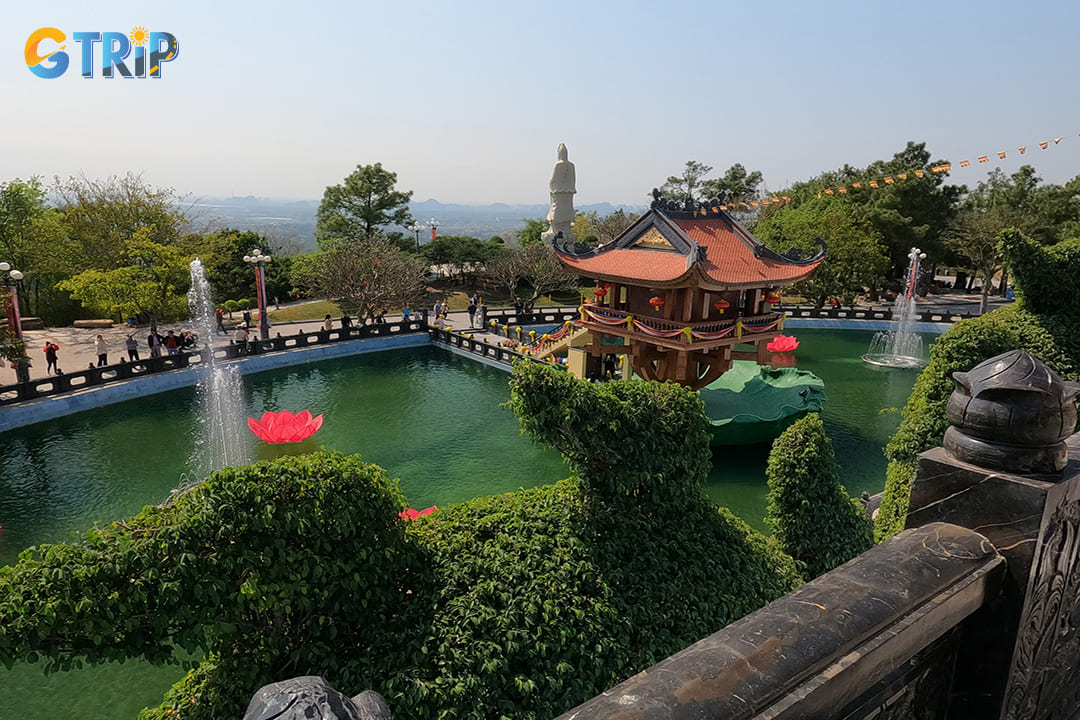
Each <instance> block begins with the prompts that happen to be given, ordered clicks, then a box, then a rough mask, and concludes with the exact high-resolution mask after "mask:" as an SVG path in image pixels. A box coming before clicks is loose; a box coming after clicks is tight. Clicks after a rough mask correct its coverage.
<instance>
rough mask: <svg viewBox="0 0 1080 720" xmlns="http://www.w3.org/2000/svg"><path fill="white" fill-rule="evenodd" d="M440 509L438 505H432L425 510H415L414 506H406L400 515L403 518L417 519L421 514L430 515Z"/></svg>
mask: <svg viewBox="0 0 1080 720" xmlns="http://www.w3.org/2000/svg"><path fill="white" fill-rule="evenodd" d="M438 509H439V508H438V506H436V505H432V506H431V507H429V508H424V509H423V510H413V509H412V508H405V509H404V510H402V511H401V512H399V513H398V515H399V516H400V517H401V519H402V520H415V519H416V518H418V517H420V516H421V515H430V514H431V513H433V512H435V511H436V510H438Z"/></svg>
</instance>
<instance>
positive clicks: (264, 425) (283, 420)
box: [248, 410, 323, 443]
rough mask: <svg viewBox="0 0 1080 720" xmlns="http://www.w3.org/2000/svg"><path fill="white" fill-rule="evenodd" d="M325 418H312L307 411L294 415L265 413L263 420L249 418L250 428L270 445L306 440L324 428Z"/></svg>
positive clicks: (284, 411) (283, 412)
mask: <svg viewBox="0 0 1080 720" xmlns="http://www.w3.org/2000/svg"><path fill="white" fill-rule="evenodd" d="M322 421H323V416H322V415H319V416H318V417H311V413H310V412H309V411H307V410H304V411H303V412H300V413H297V414H295V415H294V414H292V413H291V412H289V411H288V410H282V411H281V412H278V413H276V412H269V411H267V412H264V413H263V414H262V418H260V419H259V420H256V419H255V418H253V417H249V418H248V427H249V428H251V432H253V433H255V434H256V435H258V436H259V439H261V440H265V441H266V442H268V443H294V442H300V441H301V440H306V439H307V438H309V437H311V436H312V435H314V434H315V432H316V431H317V430H318V429H319V428H321V427H322Z"/></svg>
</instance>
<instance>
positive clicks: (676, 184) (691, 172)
mask: <svg viewBox="0 0 1080 720" xmlns="http://www.w3.org/2000/svg"><path fill="white" fill-rule="evenodd" d="M711 172H712V166H710V165H705V164H704V163H699V162H698V161H697V160H687V161H686V167H685V168H683V173H682V175H672V176H670V177H669V178H668V179H667V182H665V183H664V184H663V185H662V186H661V187H660V194H661V195H663V196H664V197H666V198H668V199H669V200H678V201H679V202H682V201H683V200H687V199H690V200H697V199H698V192H697V191H698V189H699V188H701V186H702V183H703V182H704V177H705V176H706V175H708V174H709V173H711Z"/></svg>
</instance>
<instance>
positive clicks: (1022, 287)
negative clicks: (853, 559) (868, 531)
mask: <svg viewBox="0 0 1080 720" xmlns="http://www.w3.org/2000/svg"><path fill="white" fill-rule="evenodd" d="M1001 247H1002V251H1003V253H1004V254H1005V258H1006V261H1007V263H1008V266H1009V268H1010V270H1011V272H1012V273H1013V277H1014V278H1015V280H1016V282H1017V286H1018V294H1019V296H1020V299H1019V300H1018V302H1017V303H1016V304H1015V305H1012V306H1009V307H1004V308H1001V309H999V310H995V311H994V312H991V313H988V314H986V315H983V316H982V317H978V318H972V319H970V320H964V321H962V322H960V323H957V324H956V326H955V327H953V328H952V329H951V330H949V331H948V332H947V333H945V334H944V335H942V336H941V337H940V338H939V339H938V341H937V342H936V343H934V346H933V348H932V349H931V351H930V362H929V364H927V366H926V368H925V369H924V370H923V371H922V373H921V374H920V375H919V378H918V380H916V381H915V388H914V389H913V390H912V393H911V397H910V398H908V402H907V405H906V406H905V407H904V411H903V418H904V419H903V421H902V422H901V424H900V428H899V429H898V430H897V431H896V434H895V435H893V437H892V439H891V440H890V441H889V444H888V446H887V447H886V449H885V454H886V455H887V456H888V458H889V469H888V473H887V475H886V480H885V495H884V497H883V498H882V503H881V508H880V509H879V510H878V515H877V518H876V519H875V522H874V535H875V538H876V539H877V540H879V541H881V540H885V539H887V538H890V537H892V536H893V535H895V534H896V533H898V532H900V531H901V530H903V529H904V519H905V517H906V515H907V511H908V502H909V499H910V495H911V483H912V481H913V480H914V478H915V466H916V459H917V457H918V455H919V453H921V452H923V451H925V450H929V449H930V448H932V447H936V446H937V445H940V444H941V440H942V438H943V436H944V434H945V429H946V428H947V427H948V423H947V421H946V419H945V409H946V406H947V405H948V401H949V395H950V394H952V391H953V387H954V384H953V380H952V376H953V373H954V372H958V371H961V372H962V371H966V370H970V369H971V368H973V367H974V366H975V365H978V364H979V363H980V362H982V361H983V360H987V359H989V358H992V357H994V356H995V355H999V354H1001V353H1003V352H1007V351H1009V350H1014V349H1024V350H1027V351H1028V352H1029V353H1031V354H1032V355H1034V356H1035V357H1037V358H1039V359H1040V360H1042V361H1043V362H1045V363H1046V364H1047V365H1049V366H1050V367H1052V368H1054V369H1055V370H1056V371H1057V372H1058V373H1059V374H1060V375H1061V376H1062V377H1064V378H1066V379H1071V380H1078V379H1080V293H1077V292H1076V290H1075V287H1076V279H1077V278H1080V240H1066V241H1063V242H1060V243H1058V244H1057V245H1054V246H1051V247H1043V246H1041V245H1039V244H1038V243H1036V242H1034V241H1032V240H1029V239H1027V238H1024V237H1023V236H1022V235H1021V234H1020V233H1017V232H1014V231H1008V232H1005V233H1003V238H1002V243H1001ZM1034 309H1037V310H1034Z"/></svg>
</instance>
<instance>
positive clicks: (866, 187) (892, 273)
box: [783, 142, 962, 281]
mask: <svg viewBox="0 0 1080 720" xmlns="http://www.w3.org/2000/svg"><path fill="white" fill-rule="evenodd" d="M942 164H946V162H945V161H944V160H932V159H931V155H930V153H929V151H927V149H926V143H915V142H909V143H908V144H907V146H906V147H905V148H904V149H903V150H901V151H900V152H898V153H896V154H895V155H893V157H892V159H891V160H887V161H885V160H878V161H875V162H873V163H871V164H870V165H868V166H867V167H866V168H856V167H853V166H851V165H844V166H843V167H842V168H840V169H839V170H835V171H830V172H825V173H822V174H821V175H819V176H818V177H816V178H813V179H812V180H808V181H806V182H799V183H795V184H794V185H793V186H792V187H791V188H790V189H787V190H784V191H783V194H784V195H788V196H790V197H792V198H793V200H794V202H793V204H795V205H798V204H800V203H803V202H808V201H810V200H813V199H815V198H816V197H817V195H818V194H821V193H824V192H825V190H833V189H835V188H839V187H843V188H844V189H845V192H844V193H842V194H835V195H833V196H832V197H833V198H834V199H835V200H838V201H840V202H841V203H842V206H843V207H844V208H845V209H846V211H847V212H849V213H851V215H852V217H853V218H854V219H857V220H867V221H869V222H870V223H871V225H873V227H874V229H875V230H876V231H877V233H878V234H879V235H880V236H881V237H882V238H884V240H885V242H886V244H887V247H888V251H889V270H888V272H887V278H888V279H890V280H892V281H899V279H901V278H903V276H904V271H905V270H906V269H907V263H908V260H907V255H908V252H909V251H910V249H911V247H912V246H918V247H920V248H922V249H923V250H925V251H926V252H927V254H929V255H930V262H928V263H927V264H928V265H929V264H931V263H933V262H937V261H940V260H941V259H942V258H943V256H944V254H945V247H944V236H945V232H946V229H947V228H948V227H949V223H950V222H951V221H952V217H953V214H954V213H955V209H956V202H957V200H958V198H959V197H960V194H961V192H962V188H960V187H957V186H954V185H946V184H945V180H946V173H935V172H932V171H931V168H932V167H936V166H938V165H942ZM916 172H918V173H920V174H921V176H922V177H919V175H917V174H916ZM886 178H888V179H889V180H890V181H891V182H887V181H886ZM871 181H874V182H875V184H876V185H877V187H871V186H870V182H871ZM856 183H858V185H859V187H855V184H856ZM827 239H828V238H826V240H827Z"/></svg>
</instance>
